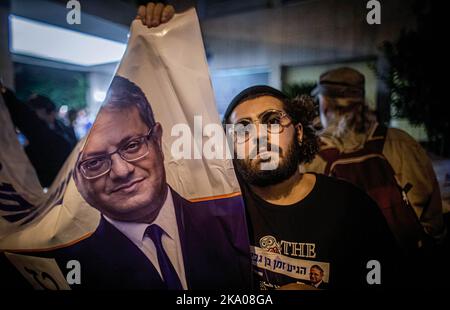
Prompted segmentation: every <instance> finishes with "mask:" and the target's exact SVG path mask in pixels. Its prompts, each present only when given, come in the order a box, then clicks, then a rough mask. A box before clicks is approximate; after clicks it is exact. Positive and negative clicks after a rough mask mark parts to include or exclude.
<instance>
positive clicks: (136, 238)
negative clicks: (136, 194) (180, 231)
mask: <svg viewBox="0 0 450 310" xmlns="http://www.w3.org/2000/svg"><path fill="white" fill-rule="evenodd" d="M103 216H104V217H105V219H106V220H107V221H108V222H110V223H111V224H112V225H113V226H114V227H116V228H117V229H118V230H119V231H121V232H122V233H123V234H124V235H125V236H127V237H128V239H130V240H131V241H132V242H133V243H134V244H136V245H138V246H142V241H143V240H144V234H145V230H146V229H147V227H149V226H150V225H152V224H157V225H158V226H159V227H161V228H162V230H163V231H164V233H165V234H166V235H167V236H168V237H169V238H171V239H175V236H176V233H177V219H176V215H175V208H174V204H173V198H172V192H171V189H170V188H168V189H167V196H166V200H165V201H164V203H163V206H162V207H161V210H160V211H159V214H158V216H157V217H156V219H155V220H154V221H153V223H151V224H148V223H135V222H123V221H118V220H113V219H111V218H109V217H107V216H106V215H103Z"/></svg>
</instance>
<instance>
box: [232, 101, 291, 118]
mask: <svg viewBox="0 0 450 310" xmlns="http://www.w3.org/2000/svg"><path fill="white" fill-rule="evenodd" d="M271 109H274V110H279V111H284V106H283V102H281V100H280V99H277V98H275V97H272V96H261V97H258V98H254V99H250V100H245V101H243V102H242V103H240V104H239V105H238V106H237V107H236V108H235V109H234V110H233V112H231V114H230V117H229V121H231V122H235V121H237V120H239V119H241V118H251V119H256V118H257V117H258V116H259V115H260V114H261V113H262V112H264V111H267V110H271Z"/></svg>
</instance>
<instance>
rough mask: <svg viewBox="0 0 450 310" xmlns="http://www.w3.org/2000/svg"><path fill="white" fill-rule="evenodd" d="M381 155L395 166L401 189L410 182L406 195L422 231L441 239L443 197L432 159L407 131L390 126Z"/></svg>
mask: <svg viewBox="0 0 450 310" xmlns="http://www.w3.org/2000/svg"><path fill="white" fill-rule="evenodd" d="M383 155H384V156H385V157H386V159H387V160H388V162H389V163H390V164H391V166H392V168H393V169H394V171H395V176H396V178H397V181H398V182H399V184H400V185H401V186H402V187H403V188H404V187H405V186H407V185H408V184H410V185H411V189H410V190H409V191H408V192H407V197H408V200H409V202H410V203H411V205H412V207H413V208H414V211H415V212H416V214H417V215H418V217H419V219H420V222H421V224H422V226H423V227H424V229H425V231H426V232H427V233H428V234H429V235H430V236H431V237H433V238H435V239H436V240H437V241H440V240H443V238H444V236H445V226H444V221H443V214H442V200H441V195H440V190H439V185H438V182H437V179H436V175H435V173H434V170H433V166H432V164H431V160H430V159H429V157H428V155H427V153H426V152H425V150H424V149H423V148H422V147H421V146H420V144H419V143H417V142H416V141H415V140H414V139H413V138H412V137H410V136H409V135H408V134H407V133H405V132H403V131H401V130H398V129H394V128H391V129H389V130H388V134H387V137H386V142H385V145H384V149H383ZM400 155H401V156H400Z"/></svg>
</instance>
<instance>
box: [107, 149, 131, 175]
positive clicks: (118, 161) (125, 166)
mask: <svg viewBox="0 0 450 310" xmlns="http://www.w3.org/2000/svg"><path fill="white" fill-rule="evenodd" d="M133 172H134V165H133V164H132V163H129V162H127V161H125V160H124V159H122V157H120V156H119V154H114V155H112V156H111V172H110V174H109V175H110V178H111V179H113V180H119V179H126V178H128V177H129V176H130V175H131V174H132V173H133Z"/></svg>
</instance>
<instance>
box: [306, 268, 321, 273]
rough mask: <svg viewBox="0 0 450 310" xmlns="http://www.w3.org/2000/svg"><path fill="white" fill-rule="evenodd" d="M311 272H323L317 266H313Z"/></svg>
mask: <svg viewBox="0 0 450 310" xmlns="http://www.w3.org/2000/svg"><path fill="white" fill-rule="evenodd" d="M309 272H311V273H321V271H320V269H318V268H315V267H312V268H311V269H310V270H309Z"/></svg>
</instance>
